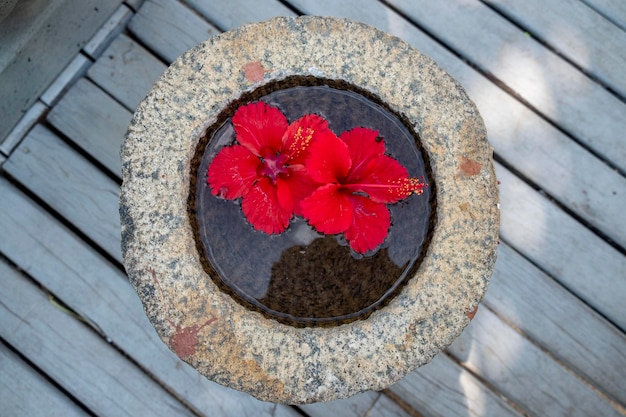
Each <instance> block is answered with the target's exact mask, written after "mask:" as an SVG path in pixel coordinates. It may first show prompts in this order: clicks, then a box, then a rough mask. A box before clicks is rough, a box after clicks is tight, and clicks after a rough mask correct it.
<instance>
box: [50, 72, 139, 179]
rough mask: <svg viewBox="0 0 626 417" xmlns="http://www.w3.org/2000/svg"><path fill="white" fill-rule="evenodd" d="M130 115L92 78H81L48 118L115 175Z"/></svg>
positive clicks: (119, 163)
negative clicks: (92, 80)
mask: <svg viewBox="0 0 626 417" xmlns="http://www.w3.org/2000/svg"><path fill="white" fill-rule="evenodd" d="M131 118H132V114H131V113H130V112H129V111H128V110H126V109H125V108H124V107H123V106H122V105H120V104H119V103H117V102H116V101H115V100H114V99H112V98H111V97H109V96H108V95H107V94H105V93H104V92H103V91H102V90H100V89H99V88H98V87H97V86H95V85H94V84H93V83H92V82H91V81H89V80H87V79H84V78H81V79H80V80H78V82H77V83H76V84H75V85H74V86H73V87H72V88H71V89H70V90H69V91H68V92H67V94H65V96H63V98H62V99H61V100H60V101H59V103H58V104H57V105H56V106H54V108H53V109H52V110H51V111H50V113H48V121H49V122H50V123H52V125H53V126H54V127H56V128H57V129H59V130H60V131H61V132H63V134H65V135H66V136H67V137H68V138H70V139H71V140H72V141H73V142H74V143H76V144H77V145H78V146H80V147H81V148H82V149H84V150H85V152H87V153H88V154H90V155H91V156H92V157H94V158H95V159H97V160H98V161H99V162H100V163H101V164H103V165H104V166H105V167H107V169H109V171H111V172H112V173H113V174H115V175H119V174H120V173H121V172H122V162H121V160H120V147H121V146H122V141H123V139H124V134H125V133H126V129H127V128H128V125H129V124H130V120H131Z"/></svg>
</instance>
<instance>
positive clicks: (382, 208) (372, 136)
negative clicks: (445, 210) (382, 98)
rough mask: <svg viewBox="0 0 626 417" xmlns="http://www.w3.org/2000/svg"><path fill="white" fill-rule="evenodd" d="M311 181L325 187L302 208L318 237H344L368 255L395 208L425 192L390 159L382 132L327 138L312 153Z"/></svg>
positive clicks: (383, 233) (354, 132)
mask: <svg viewBox="0 0 626 417" xmlns="http://www.w3.org/2000/svg"><path fill="white" fill-rule="evenodd" d="M305 166H306V170H307V171H308V173H309V175H310V176H311V178H312V179H313V180H314V181H316V182H318V183H320V184H323V185H321V186H319V187H318V188H317V189H316V190H315V191H314V192H313V193H312V194H311V195H309V196H308V197H306V198H305V199H304V200H303V201H302V202H301V208H302V214H303V215H304V217H305V218H306V219H307V220H308V221H309V223H310V224H311V225H312V226H313V227H315V228H316V229H317V230H318V231H320V232H322V233H326V234H337V233H344V236H345V237H346V239H347V240H348V242H349V243H350V247H352V249H354V250H355V251H356V252H358V253H365V252H367V251H370V250H372V249H374V248H376V247H377V246H378V245H380V244H381V243H383V241H384V240H385V238H386V237H387V234H388V233H389V226H390V225H391V216H390V214H389V210H388V208H387V206H386V204H390V203H396V202H398V201H400V200H403V199H405V198H407V197H408V196H409V195H411V194H412V193H418V194H421V193H422V191H423V188H424V187H425V186H426V184H424V182H423V181H420V180H418V179H417V178H409V175H408V172H407V170H406V168H404V167H403V166H402V165H401V164H400V163H399V162H398V161H396V160H395V159H393V158H392V157H390V156H387V155H385V142H384V141H383V140H381V139H379V138H378V132H377V131H374V130H371V129H366V128H360V127H358V128H354V129H352V130H349V131H347V132H344V133H343V134H342V135H341V136H340V137H337V136H335V135H324V136H323V137H320V138H319V140H317V141H316V142H314V143H312V144H311V146H310V147H309V156H308V158H307V159H306V162H305Z"/></svg>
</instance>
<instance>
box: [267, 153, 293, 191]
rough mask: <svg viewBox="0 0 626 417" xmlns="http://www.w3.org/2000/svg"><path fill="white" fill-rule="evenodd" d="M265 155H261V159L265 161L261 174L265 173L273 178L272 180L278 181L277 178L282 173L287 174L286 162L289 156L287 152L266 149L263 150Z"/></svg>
mask: <svg viewBox="0 0 626 417" xmlns="http://www.w3.org/2000/svg"><path fill="white" fill-rule="evenodd" d="M261 155H263V156H262V157H261V161H262V162H263V167H262V168H261V175H264V176H266V177H268V178H269V179H271V180H272V182H274V183H275V182H276V179H277V178H278V176H279V175H280V174H286V173H287V172H288V171H287V166H285V162H287V159H289V157H288V156H287V155H286V154H282V155H281V153H280V152H272V151H269V150H268V151H265V152H262V154H261Z"/></svg>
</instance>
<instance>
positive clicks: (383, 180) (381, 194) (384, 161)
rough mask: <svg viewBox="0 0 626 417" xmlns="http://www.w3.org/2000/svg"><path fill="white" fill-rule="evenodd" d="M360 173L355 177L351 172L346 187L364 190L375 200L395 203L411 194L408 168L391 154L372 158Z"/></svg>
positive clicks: (353, 189)
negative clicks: (407, 185) (408, 190)
mask: <svg viewBox="0 0 626 417" xmlns="http://www.w3.org/2000/svg"><path fill="white" fill-rule="evenodd" d="M360 174H361V175H360V176H359V177H355V176H353V175H352V172H351V173H350V175H349V176H348V178H347V179H346V181H345V182H346V184H347V185H346V188H349V189H350V190H352V191H360V192H363V193H365V194H367V195H368V196H369V197H370V198H371V199H372V201H374V202H377V203H395V202H397V201H400V200H402V199H404V198H406V197H408V196H409V195H411V192H407V189H406V181H407V179H408V177H409V174H408V172H407V170H406V168H404V167H403V166H402V165H400V163H399V162H398V161H396V160H395V159H393V158H392V157H390V156H387V155H381V156H377V157H375V158H371V159H370V160H369V162H368V163H367V164H366V166H364V167H362V168H361V169H360Z"/></svg>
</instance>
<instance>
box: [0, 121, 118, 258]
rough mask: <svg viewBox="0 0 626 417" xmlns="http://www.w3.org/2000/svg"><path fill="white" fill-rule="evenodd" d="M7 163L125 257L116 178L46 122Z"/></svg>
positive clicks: (70, 218) (14, 173) (41, 194)
mask: <svg viewBox="0 0 626 417" xmlns="http://www.w3.org/2000/svg"><path fill="white" fill-rule="evenodd" d="M3 167H4V170H5V171H6V172H7V173H8V174H9V175H11V176H13V177H14V178H15V179H17V180H18V181H19V182H20V183H22V184H23V185H24V186H25V187H27V188H28V189H29V190H31V191H32V192H33V193H35V194H36V195H37V196H38V197H39V198H41V199H42V200H43V201H45V202H46V204H48V205H49V206H50V207H52V209H54V210H55V211H57V212H58V213H59V214H61V215H62V216H63V217H64V218H66V219H67V220H68V221H69V222H70V223H72V224H73V225H74V226H75V227H77V228H78V229H80V230H81V231H82V232H83V233H85V234H86V235H87V236H88V237H89V238H90V239H92V240H93V241H94V242H96V243H97V244H98V245H100V246H101V247H102V248H103V249H104V250H105V251H107V252H108V253H109V254H110V255H111V256H113V257H114V258H115V259H117V260H118V261H120V262H121V260H122V254H121V249H120V244H119V239H120V233H121V232H120V224H119V215H118V190H119V187H118V185H117V183H116V182H115V181H113V180H112V179H111V178H109V177H108V176H106V175H105V174H103V173H102V172H101V171H98V170H97V169H94V166H93V165H92V164H91V163H89V162H88V161H87V160H86V159H85V158H83V157H82V156H81V155H79V154H78V153H76V152H75V151H74V150H73V149H72V148H71V147H70V146H68V145H67V144H66V143H64V142H63V141H62V140H61V139H59V138H58V137H57V136H56V135H54V134H53V133H52V132H51V131H50V130H48V129H46V128H45V127H43V126H41V125H37V126H35V128H34V129H33V130H32V131H31V132H30V133H29V135H28V136H27V137H26V138H25V139H24V141H23V142H22V143H21V144H20V146H19V147H18V148H17V150H16V151H15V152H14V153H13V154H12V155H11V158H9V160H8V161H7V162H6V163H5V164H4V165H3ZM3 198H4V196H3Z"/></svg>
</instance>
